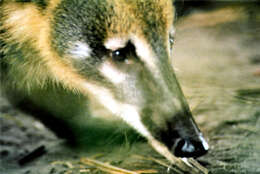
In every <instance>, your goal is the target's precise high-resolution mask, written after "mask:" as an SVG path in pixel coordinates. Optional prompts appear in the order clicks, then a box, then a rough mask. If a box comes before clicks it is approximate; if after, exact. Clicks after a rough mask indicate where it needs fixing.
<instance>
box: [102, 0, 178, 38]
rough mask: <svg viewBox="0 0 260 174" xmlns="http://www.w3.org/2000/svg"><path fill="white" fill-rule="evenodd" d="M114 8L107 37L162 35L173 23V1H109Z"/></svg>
mask: <svg viewBox="0 0 260 174" xmlns="http://www.w3.org/2000/svg"><path fill="white" fill-rule="evenodd" d="M107 3H108V4H110V6H111V7H112V8H113V12H114V14H113V16H112V19H111V21H109V22H111V23H110V24H109V25H107V27H108V28H107V36H108V37H109V36H111V37H112V36H113V35H116V34H119V35H123V34H129V32H131V33H137V34H149V33H150V34H154V33H157V34H160V35H163V34H164V33H165V31H167V30H168V28H170V26H171V25H172V22H173V14H174V13H173V7H172V1H171V0H152V1H151V0H131V1H130V0H128V1H126V0H107Z"/></svg>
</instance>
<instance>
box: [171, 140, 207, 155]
mask: <svg viewBox="0 0 260 174" xmlns="http://www.w3.org/2000/svg"><path fill="white" fill-rule="evenodd" d="M208 150H209V145H208V143H207V142H206V140H205V139H204V138H203V137H202V136H200V137H199V141H195V140H189V139H178V140H177V141H176V143H175V150H174V155H175V156H177V157H199V156H202V155H204V154H206V153H207V152H208Z"/></svg>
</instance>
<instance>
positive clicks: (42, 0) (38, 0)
mask: <svg viewBox="0 0 260 174" xmlns="http://www.w3.org/2000/svg"><path fill="white" fill-rule="evenodd" d="M1 1H3V0H0V3H1ZM49 1H50V0H16V2H32V3H35V4H36V5H37V6H39V7H41V8H45V7H47V5H48V3H49Z"/></svg>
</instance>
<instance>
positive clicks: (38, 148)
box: [0, 7, 260, 174]
mask: <svg viewBox="0 0 260 174" xmlns="http://www.w3.org/2000/svg"><path fill="white" fill-rule="evenodd" d="M221 10H224V11H219V10H217V11H209V12H196V13H194V14H193V15H190V16H188V17H186V18H183V19H181V20H179V22H178V23H177V36H176V44H175V49H174V60H173V64H174V66H175V69H176V73H177V76H178V77H179V81H180V83H181V85H182V88H183V90H184V93H185V95H186V97H187V98H188V101H189V103H190V106H191V108H192V112H193V114H194V117H195V119H196V121H197V123H198V124H199V126H200V128H201V130H202V131H203V132H204V134H205V136H206V137H207V139H208V141H209V144H210V147H211V149H210V151H209V153H208V154H207V155H205V156H204V157H201V158H200V159H199V161H200V162H201V163H202V164H203V165H204V166H205V167H207V168H208V169H209V170H210V172H211V173H213V174H259V173H260V167H259V164H260V63H259V62H260V50H259V48H260V47H259V45H260V14H259V11H260V10H259V9H257V8H256V9H254V10H253V12H248V11H245V9H244V7H234V8H230V7H229V8H227V9H221ZM227 14H228V15H227ZM227 16H228V17H227ZM61 129H62V128H61ZM0 134H1V136H0V173H1V174H74V173H75V174H76V173H77V174H78V173H83V174H84V173H91V174H96V173H103V172H102V171H100V170H98V169H96V168H95V167H91V166H88V165H85V164H83V163H82V162H80V159H81V158H82V157H89V158H92V159H96V160H99V161H103V162H107V163H110V164H112V165H115V166H119V167H123V168H126V169H130V170H146V172H150V173H156V172H157V173H161V174H163V173H166V171H167V168H166V167H164V166H162V165H160V164H158V163H156V162H154V161H153V160H152V159H151V157H153V158H156V159H158V160H160V161H163V162H166V161H165V160H164V159H163V157H161V156H160V155H158V154H157V153H156V152H154V150H153V149H152V148H151V147H150V146H149V145H147V143H146V142H145V140H143V139H142V138H140V137H138V135H136V134H133V132H132V131H129V130H128V129H123V130H122V129H120V130H119V129H115V130H114V131H113V133H112V134H111V133H107V134H106V135H105V136H104V135H103V133H97V132H95V131H92V132H88V135H87V133H86V137H87V138H85V140H86V139H87V140H89V141H87V143H83V145H81V146H80V147H79V146H72V145H69V144H67V143H66V141H65V140H63V139H60V138H58V137H56V136H55V135H54V133H52V132H51V131H49V130H48V129H47V128H46V127H45V126H44V125H43V124H42V123H40V122H39V121H37V120H36V119H35V118H33V117H31V116H30V115H27V114H24V113H22V112H21V111H19V110H16V109H15V108H13V107H12V106H11V105H10V104H8V102H7V101H6V100H5V99H4V98H2V97H1V98H0ZM90 134H91V135H92V136H89V135H90ZM107 135H109V136H107ZM84 136H85V135H82V137H83V139H84ZM93 137H95V143H94V142H93V141H91V140H93ZM104 137H106V138H104ZM90 142H91V143H90ZM32 152H34V153H35V155H34V157H32V158H29V159H31V160H28V159H27V158H28V154H33V153H32ZM37 153H38V154H37ZM147 170H149V171H147ZM169 173H174V172H173V171H170V172H169Z"/></svg>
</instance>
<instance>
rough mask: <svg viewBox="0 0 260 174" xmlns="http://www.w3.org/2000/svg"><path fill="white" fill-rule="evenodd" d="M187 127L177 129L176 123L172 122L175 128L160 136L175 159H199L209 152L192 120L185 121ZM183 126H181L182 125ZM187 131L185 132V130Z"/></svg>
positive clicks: (205, 142)
mask: <svg viewBox="0 0 260 174" xmlns="http://www.w3.org/2000/svg"><path fill="white" fill-rule="evenodd" d="M186 121H188V122H189V123H186V124H190V125H189V127H185V128H183V127H179V126H181V124H180V125H178V124H179V123H180V122H179V123H178V122H175V123H174V122H173V125H174V127H175V128H172V129H171V130H167V132H164V133H162V134H161V136H162V137H161V138H162V141H163V142H165V144H166V145H167V146H168V148H169V149H170V150H171V152H172V153H173V154H174V155H175V156H177V157H195V158H196V157H200V156H202V155H204V154H206V153H207V152H208V150H209V145H208V143H207V141H206V140H205V139H204V137H203V135H202V133H201V132H200V131H199V129H198V127H197V126H196V124H195V122H194V121H193V119H192V118H191V119H188V120H186ZM182 126H183V125H182ZM185 129H187V130H185Z"/></svg>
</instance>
